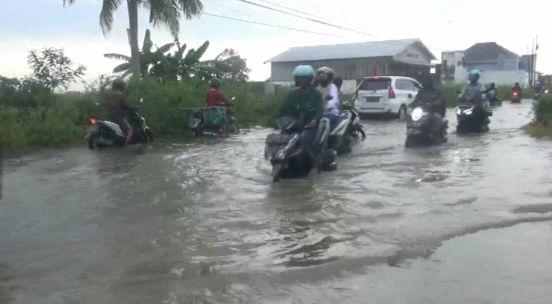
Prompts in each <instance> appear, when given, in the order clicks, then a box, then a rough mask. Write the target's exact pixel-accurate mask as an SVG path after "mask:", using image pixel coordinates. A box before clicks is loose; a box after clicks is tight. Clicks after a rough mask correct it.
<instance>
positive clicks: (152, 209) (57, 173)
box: [0, 101, 552, 303]
mask: <svg viewBox="0 0 552 304" xmlns="http://www.w3.org/2000/svg"><path fill="white" fill-rule="evenodd" d="M452 112H453V111H452V110H450V109H449V114H450V117H449V121H450V126H451V128H450V130H449V133H451V134H450V136H449V142H448V143H447V144H445V145H442V146H438V147H431V148H419V149H405V148H404V147H403V144H404V139H405V135H404V134H405V124H404V122H400V121H380V120H376V121H373V120H368V121H364V122H363V123H364V124H365V127H366V129H367V134H368V138H367V139H366V141H364V142H362V143H360V144H359V145H358V146H357V147H356V148H355V150H354V151H353V153H352V154H351V155H347V156H344V157H342V158H340V159H339V169H338V170H337V171H335V172H328V173H323V174H322V175H321V176H318V177H314V178H307V179H298V180H284V181H282V182H280V183H277V184H274V183H272V182H271V178H270V167H269V165H268V164H267V163H266V162H265V161H264V159H263V151H264V139H265V137H266V135H267V134H268V133H269V132H270V130H267V129H263V128H253V129H250V130H248V131H246V132H244V133H243V134H241V135H239V136H236V137H232V138H229V139H222V140H221V139H202V140H198V141H195V142H193V143H155V144H154V145H153V146H142V147H133V148H128V149H112V150H105V151H99V152H98V151H89V150H88V149H86V147H82V148H73V149H67V150H58V151H47V152H42V153H35V154H32V155H29V156H26V157H23V158H20V159H9V160H6V161H5V164H4V171H5V172H4V185H3V188H4V189H3V190H4V197H3V199H2V200H0V231H2V234H1V235H0V303H219V302H225V303H227V302H231V303H258V302H263V303H281V302H284V303H324V302H328V303H335V302H336V301H337V302H339V301H340V299H341V300H344V301H345V300H347V301H349V302H351V303H356V302H363V301H364V300H363V299H373V303H388V302H389V301H390V300H389V299H391V302H404V303H406V302H408V303H427V299H431V298H432V292H434V294H435V295H438V294H439V292H438V291H441V294H440V295H439V297H440V298H441V299H442V298H443V295H442V294H443V293H445V294H446V292H445V291H446V290H447V286H449V287H448V288H451V290H452V289H454V288H460V289H461V288H462V285H458V286H455V285H454V284H450V283H447V284H449V285H446V284H445V283H442V284H441V285H439V282H437V283H435V282H432V284H433V285H435V286H434V287H428V289H426V290H423V291H420V292H422V294H423V295H424V296H421V297H414V296H409V293H408V292H409V291H408V289H404V288H399V286H400V284H398V285H397V287H396V288H397V289H396V290H395V289H394V286H393V284H394V281H393V280H389V279H387V280H386V278H387V277H393V276H395V277H398V278H402V277H403V275H400V276H397V272H398V270H397V269H399V270H400V269H402V268H408V267H410V265H411V263H418V261H422V262H419V263H423V261H426V260H425V259H426V258H430V257H432V254H433V253H435V252H436V250H438V249H439V250H441V251H442V250H443V249H442V248H444V247H441V248H440V246H441V244H442V243H443V242H447V240H450V239H453V238H455V237H459V236H464V235H466V234H471V233H475V232H478V231H482V230H488V229H494V228H496V229H501V228H506V227H511V226H514V225H516V224H521V223H525V222H530V223H535V222H536V223H540V222H542V223H544V224H546V223H549V222H550V221H552V204H551V203H552V202H551V201H550V197H551V196H552V174H551V173H550V172H552V162H551V161H552V142H550V141H546V140H537V139H533V138H531V137H529V136H527V135H525V134H524V133H523V131H520V130H519V128H520V127H521V126H522V125H524V124H526V123H527V122H528V121H529V120H530V119H531V118H532V113H531V106H530V102H529V101H525V102H524V103H523V104H521V105H510V104H505V105H503V106H502V107H501V108H498V109H497V111H495V115H494V117H493V118H492V123H491V125H490V127H491V131H490V132H489V133H487V134H483V135H471V136H462V137H458V136H456V135H455V134H453V130H454V127H455V126H456V119H455V118H454V117H453V116H452V114H453V113H452ZM524 225H528V224H524ZM535 225H536V224H535ZM537 227H543V226H541V225H537ZM544 227H545V228H544V229H545V231H546V229H548V231H550V228H549V227H550V226H544ZM546 227H548V228H546ZM541 230H542V229H541ZM504 231H508V229H506V230H504ZM544 235H546V234H544ZM548 240H550V237H548ZM468 244H472V245H468V246H474V248H470V250H469V251H466V255H469V256H471V257H474V256H475V257H477V256H484V255H485V254H488V252H489V251H488V250H489V248H488V246H487V245H488V244H487V243H486V242H484V241H480V242H471V243H468ZM474 244H475V245H474ZM454 246H455V245H452V248H453V249H452V251H453V252H462V251H461V249H462V248H464V247H462V246H461V245H456V246H458V247H457V250H455V249H454V248H455V247H454ZM548 246H549V247H548V248H550V244H548ZM445 247H446V246H445ZM446 248H449V247H446ZM445 251H446V250H445ZM491 252H492V251H491ZM438 254H439V252H438V253H437V255H438ZM458 255H460V256H463V255H462V254H457V256H458ZM431 259H432V258H430V260H431ZM430 260H429V261H428V263H429V262H430ZM412 261H414V262H412ZM518 262H520V263H522V262H523V261H519V260H518ZM518 266H519V265H518ZM543 266H544V267H550V264H548V266H546V265H543ZM422 268H423V267H422ZM374 269H377V270H374ZM436 269H437V270H435V273H438V274H441V275H443V274H448V275H449V276H450V272H451V271H453V270H451V269H448V268H438V267H437V268H436ZM512 269H513V268H512ZM548 270H552V269H548ZM418 273H420V272H418ZM430 274H431V272H430ZM404 275H405V276H407V277H409V278H412V279H413V280H416V275H413V274H411V273H410V274H404ZM424 275H425V276H427V275H428V274H427V273H425V274H424ZM458 275H459V276H462V275H466V274H462V273H461V272H459V274H458ZM470 275H472V276H473V275H474V274H473V273H472V274H470ZM475 275H477V273H476V274H475ZM481 275H482V277H489V276H488V275H487V276H485V274H484V273H483V271H482V274H481ZM443 276H445V275H443ZM375 280H376V281H375ZM459 280H462V278H460V279H459ZM374 282H380V284H383V285H385V286H384V287H385V288H377V289H374V288H372V289H366V288H368V286H369V285H370V286H372V285H374ZM399 282H401V281H399ZM402 282H404V280H403V281H402ZM548 283H550V281H548ZM364 284H366V288H364ZM543 284H546V282H545V283H543ZM345 285H351V286H356V287H355V288H356V289H355V288H346V286H345ZM383 285H382V286H383ZM433 285H432V286H433ZM415 286H419V285H415ZM545 286H546V285H545ZM550 286H551V288H552V283H551V284H550ZM412 288H414V287H412ZM412 288H411V289H410V292H411V294H412ZM551 288H549V289H551ZM317 290H318V291H320V290H322V291H323V292H317ZM368 290H370V291H371V293H370V295H371V297H367V294H366V292H367V291H368ZM390 291H394V293H393V294H395V295H397V294H398V295H399V297H392V298H389V297H388V296H386V295H385V292H388V293H389V294H391V293H392V292H390ZM321 295H323V297H321ZM400 295H402V296H403V297H400ZM345 296H346V297H345ZM470 297H471V298H470V299H471V300H472V302H473V303H479V302H481V303H495V302H492V300H491V302H488V301H487V300H488V298H487V297H483V295H481V296H480V297H478V292H477V291H476V290H475V289H474V290H473V294H470ZM495 300H496V303H519V301H513V299H512V302H509V301H508V299H504V298H496V299H495ZM537 300H538V299H537ZM485 301H487V302H485ZM453 302H454V301H453V298H451V301H450V303H453ZM436 303H438V302H436ZM459 303H460V302H459Z"/></svg>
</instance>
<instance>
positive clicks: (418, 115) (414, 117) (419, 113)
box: [410, 108, 424, 121]
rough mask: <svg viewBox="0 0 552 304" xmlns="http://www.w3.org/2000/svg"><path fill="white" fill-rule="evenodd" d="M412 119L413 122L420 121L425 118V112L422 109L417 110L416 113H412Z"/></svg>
mask: <svg viewBox="0 0 552 304" xmlns="http://www.w3.org/2000/svg"><path fill="white" fill-rule="evenodd" d="M410 116H411V117H412V120H413V121H418V120H420V119H421V118H422V117H423V116H424V110H422V108H416V109H414V111H412V114H411V115H410Z"/></svg>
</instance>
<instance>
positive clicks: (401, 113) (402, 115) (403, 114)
mask: <svg viewBox="0 0 552 304" xmlns="http://www.w3.org/2000/svg"><path fill="white" fill-rule="evenodd" d="M406 115H407V114H406V106H405V105H401V107H400V108H399V112H398V113H397V117H398V118H399V119H400V120H406Z"/></svg>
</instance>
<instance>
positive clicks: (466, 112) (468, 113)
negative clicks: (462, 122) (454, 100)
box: [464, 109, 473, 115]
mask: <svg viewBox="0 0 552 304" xmlns="http://www.w3.org/2000/svg"><path fill="white" fill-rule="evenodd" d="M464 113H465V114H466V115H472V113H473V109H467V110H466V111H465V112H464Z"/></svg>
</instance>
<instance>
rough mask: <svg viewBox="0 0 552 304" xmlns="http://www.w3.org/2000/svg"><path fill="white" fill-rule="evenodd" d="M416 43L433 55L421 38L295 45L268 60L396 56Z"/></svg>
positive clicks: (286, 60)
mask: <svg viewBox="0 0 552 304" xmlns="http://www.w3.org/2000/svg"><path fill="white" fill-rule="evenodd" d="M414 43H420V44H421V46H422V47H423V48H424V49H425V50H426V51H427V52H428V53H429V54H430V56H431V57H433V55H432V54H431V52H430V51H429V50H428V49H427V47H426V46H425V45H424V44H423V43H422V42H421V41H420V40H419V39H402V40H385V41H369V42H358V43H346V44H333V45H315V46H304V47H293V48H290V49H289V50H287V51H285V52H283V53H281V54H280V55H278V56H276V57H273V58H272V59H270V60H268V61H267V62H289V61H309V60H324V59H346V58H367V57H388V56H395V55H396V54H398V53H400V52H401V51H402V50H404V49H405V48H407V47H408V46H410V45H412V44H414ZM433 58H434V57H433Z"/></svg>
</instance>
